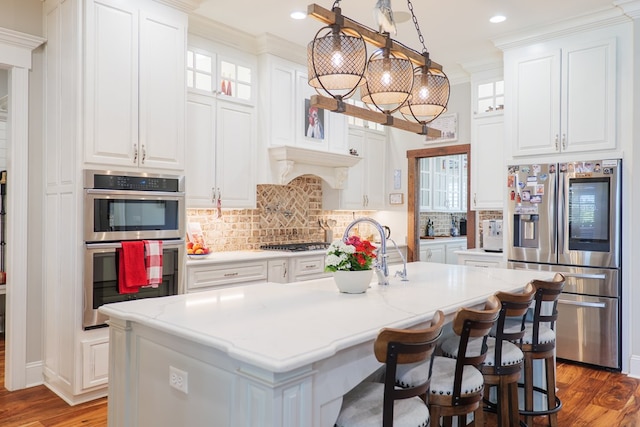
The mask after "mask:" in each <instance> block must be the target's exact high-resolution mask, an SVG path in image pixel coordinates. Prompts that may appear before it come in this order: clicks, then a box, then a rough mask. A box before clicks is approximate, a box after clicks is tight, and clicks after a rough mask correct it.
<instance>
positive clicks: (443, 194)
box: [421, 155, 468, 212]
mask: <svg viewBox="0 0 640 427" xmlns="http://www.w3.org/2000/svg"><path fill="white" fill-rule="evenodd" d="M430 160H431V162H432V164H431V180H432V183H433V185H432V190H431V195H432V198H433V199H432V206H433V210H434V211H437V212H460V211H466V210H467V203H466V202H467V200H466V194H467V170H468V168H467V156H465V155H450V156H441V157H434V158H432V159H430ZM421 185H422V184H421Z"/></svg>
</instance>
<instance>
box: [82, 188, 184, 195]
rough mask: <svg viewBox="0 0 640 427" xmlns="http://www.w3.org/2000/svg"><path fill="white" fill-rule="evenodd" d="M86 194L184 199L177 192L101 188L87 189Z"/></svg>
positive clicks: (182, 193)
mask: <svg viewBox="0 0 640 427" xmlns="http://www.w3.org/2000/svg"><path fill="white" fill-rule="evenodd" d="M84 191H85V192H86V194H98V195H106V196H136V197H139V196H146V197H151V196H154V197H155V196H159V197H184V192H179V191H175V192H174V191H131V190H105V189H102V188H87V189H85V190H84Z"/></svg>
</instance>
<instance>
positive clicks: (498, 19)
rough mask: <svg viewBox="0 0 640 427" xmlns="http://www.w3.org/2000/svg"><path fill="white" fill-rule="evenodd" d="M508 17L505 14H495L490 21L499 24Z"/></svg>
mask: <svg viewBox="0 0 640 427" xmlns="http://www.w3.org/2000/svg"><path fill="white" fill-rule="evenodd" d="M506 19H507V17H506V16H504V15H495V16H492V17H491V19H489V22H491V23H493V24H497V23H499V22H503V21H504V20H506Z"/></svg>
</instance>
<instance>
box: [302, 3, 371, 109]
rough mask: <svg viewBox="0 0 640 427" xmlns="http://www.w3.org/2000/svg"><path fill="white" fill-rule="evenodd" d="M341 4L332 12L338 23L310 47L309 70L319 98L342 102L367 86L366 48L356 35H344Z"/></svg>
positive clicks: (310, 44)
mask: <svg viewBox="0 0 640 427" xmlns="http://www.w3.org/2000/svg"><path fill="white" fill-rule="evenodd" d="M339 3H340V0H337V1H336V2H334V4H333V8H332V12H334V13H335V15H336V17H335V23H334V24H332V25H328V26H326V27H323V28H321V29H320V30H319V31H318V32H317V33H316V36H315V37H314V39H313V40H312V41H311V42H310V43H309V44H308V45H307V69H308V70H309V81H308V82H309V85H310V86H312V87H313V88H315V89H316V92H318V94H320V95H323V96H330V97H332V98H334V99H337V100H338V101H342V100H343V99H346V98H349V97H350V96H351V95H353V94H354V93H355V91H356V89H357V88H358V86H360V85H362V84H363V83H364V73H365V68H366V65H367V45H366V43H365V41H364V39H363V38H362V36H361V35H360V34H359V33H358V32H357V31H354V30H351V31H350V34H347V33H345V32H344V31H343V20H344V18H343V17H342V12H341V9H340V7H338V4H339ZM352 34H353V35H352Z"/></svg>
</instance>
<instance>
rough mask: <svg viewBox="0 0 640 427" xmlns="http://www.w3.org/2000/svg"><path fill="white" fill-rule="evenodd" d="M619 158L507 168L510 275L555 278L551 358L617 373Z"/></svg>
mask: <svg viewBox="0 0 640 427" xmlns="http://www.w3.org/2000/svg"><path fill="white" fill-rule="evenodd" d="M621 169H622V164H621V160H619V159H594V160H592V161H576V162H564V163H551V164H521V165H513V166H509V170H508V179H507V187H508V188H507V217H506V218H505V220H506V224H507V225H506V233H507V247H508V260H509V266H510V267H511V268H517V269H533V270H543V271H549V272H556V271H557V272H561V273H563V274H564V275H565V277H566V282H565V287H564V291H563V293H562V295H561V297H560V299H559V300H558V314H559V317H558V322H557V340H556V351H557V356H558V357H559V358H562V359H567V360H573V361H578V362H583V363H588V364H592V365H598V366H603V367H607V368H613V369H620V368H621V340H620V337H621V313H620V312H621V307H622V304H621V298H622V284H621V280H622V275H621V269H622V265H621V254H620V248H621V238H622V235H621V221H622V215H621V213H622V210H621V206H622V201H621V194H622V193H621Z"/></svg>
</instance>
